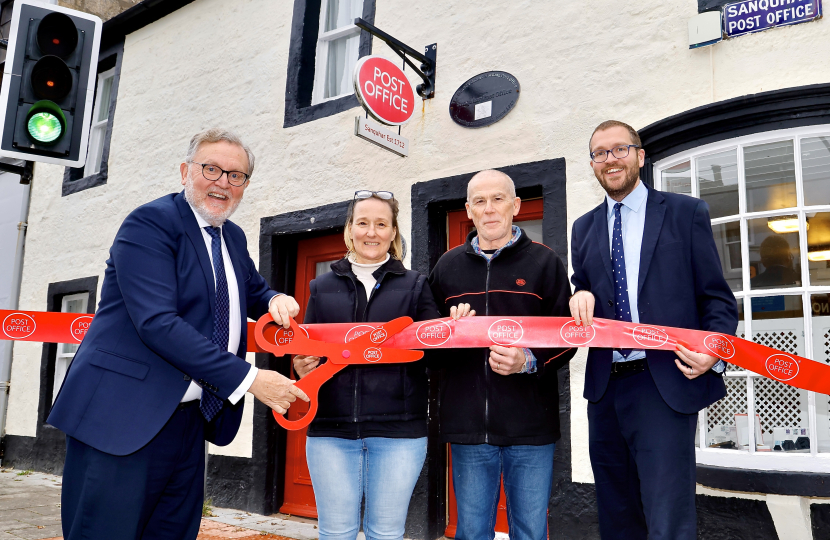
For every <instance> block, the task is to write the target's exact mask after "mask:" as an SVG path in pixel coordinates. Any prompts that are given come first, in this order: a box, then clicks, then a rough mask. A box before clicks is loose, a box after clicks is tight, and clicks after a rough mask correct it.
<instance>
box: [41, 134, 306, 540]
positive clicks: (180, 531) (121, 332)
mask: <svg viewBox="0 0 830 540" xmlns="http://www.w3.org/2000/svg"><path fill="white" fill-rule="evenodd" d="M253 169H254V156H253V154H252V153H251V151H250V150H249V149H248V147H247V146H245V145H244V144H243V143H242V141H241V140H240V139H239V138H238V137H237V136H236V135H234V134H233V133H230V132H227V131H222V130H218V129H211V130H207V131H204V132H202V133H199V134H197V135H196V136H194V137H193V139H192V140H191V142H190V147H189V149H188V152H187V157H186V159H185V162H184V163H182V165H181V175H182V185H184V186H185V189H184V191H183V192H182V193H179V194H171V195H166V196H164V197H162V198H160V199H156V200H155V201H152V202H150V203H147V204H145V205H143V206H140V207H139V208H137V209H135V210H134V211H133V212H132V213H130V215H129V216H127V218H126V219H125V220H124V222H123V224H122V225H121V228H120V229H119V231H118V234H117V235H116V237H115V241H114V242H113V245H112V248H111V249H110V258H109V260H108V261H107V269H106V273H105V275H104V283H103V287H102V290H101V302H100V304H99V305H98V311H97V313H96V315H95V318H94V319H93V322H92V325H91V326H90V328H89V332H88V333H87V335H86V337H85V339H84V341H83V343H82V344H81V346H80V348H79V349H78V352H77V354H76V355H75V358H74V360H73V361H72V365H71V366H70V369H69V371H68V373H67V375H66V379H65V380H64V383H63V386H62V388H61V390H60V393H59V394H58V396H57V399H56V400H55V404H54V406H53V408H52V412H51V414H50V415H49V420H48V422H49V423H50V424H51V425H53V426H55V427H57V428H59V429H61V430H62V431H64V432H65V433H66V435H67V437H66V463H65V465H64V476H63V495H62V504H61V519H62V522H63V533H64V538H65V539H66V540H76V539H80V538H95V539H101V540H103V539H106V540H122V539H123V540H128V539H129V540H133V539H139V538H146V539H170V540H181V539H195V538H196V536H197V534H198V532H199V522H200V516H201V509H202V499H203V494H204V480H203V478H204V476H203V475H204V467H205V450H204V448H205V441H206V440H207V441H210V442H212V443H214V444H217V445H226V444H228V443H230V442H231V441H232V440H233V438H234V437H235V436H236V432H237V430H238V429H239V423H240V420H241V418H242V407H243V403H244V400H243V399H242V398H243V397H244V395H245V392H250V393H251V394H253V395H254V396H255V397H256V398H257V399H259V400H260V401H262V402H263V403H265V404H266V405H268V406H269V407H271V408H272V409H274V410H275V411H277V412H279V413H281V414H282V413H284V412H285V411H286V409H288V407H289V406H290V404H291V402H293V401H294V400H295V399H296V398H297V397H299V398H301V399H304V400H306V401H307V400H308V398H307V396H306V395H305V394H304V393H303V392H302V391H301V390H299V389H297V388H296V387H295V386H294V385H293V384H292V382H291V381H290V380H289V379H287V378H286V377H283V376H282V375H280V374H278V373H276V372H273V371H267V370H258V369H257V368H255V367H253V366H251V365H250V364H248V363H247V362H246V361H245V351H246V348H247V347H246V345H247V339H248V336H247V324H246V320H247V318H248V317H250V318H253V319H256V318H259V317H260V316H262V315H263V314H265V313H268V312H270V313H271V315H272V316H273V317H274V320H275V321H276V322H277V323H278V324H283V325H284V326H286V327H287V326H288V324H289V316H291V317H293V316H295V315H296V314H297V313H298V311H299V306H298V305H297V302H296V301H294V299H293V298H292V297H290V296H286V295H281V294H279V293H277V292H275V291H273V290H271V289H270V288H269V287H268V285H267V283H266V282H265V280H264V279H263V278H262V276H260V275H259V273H258V272H257V269H256V267H255V266H254V262H253V261H252V260H251V258H250V256H249V255H248V249H247V244H246V241H245V235H244V233H243V232H242V229H240V228H239V227H238V226H237V225H235V224H233V223H231V222H230V221H227V219H228V218H229V217H230V215H231V214H232V213H233V212H234V210H236V207H237V206H238V205H239V202H240V201H241V200H242V194H243V192H244V190H245V187H246V186H247V184H248V179H249V177H250V175H251V173H252V172H253Z"/></svg>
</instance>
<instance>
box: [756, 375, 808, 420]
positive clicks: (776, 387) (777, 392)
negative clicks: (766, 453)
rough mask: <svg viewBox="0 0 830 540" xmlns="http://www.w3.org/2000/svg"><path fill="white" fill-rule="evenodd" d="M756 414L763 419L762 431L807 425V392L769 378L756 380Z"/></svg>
mask: <svg viewBox="0 0 830 540" xmlns="http://www.w3.org/2000/svg"><path fill="white" fill-rule="evenodd" d="M755 414H757V415H758V416H760V417H761V431H763V432H764V434H772V428H773V427H776V426H777V427H782V426H806V425H807V392H806V391H805V390H800V389H798V388H793V387H792V386H787V385H786V384H783V383H780V382H778V381H774V380H772V379H767V378H761V377H759V378H756V379H755Z"/></svg>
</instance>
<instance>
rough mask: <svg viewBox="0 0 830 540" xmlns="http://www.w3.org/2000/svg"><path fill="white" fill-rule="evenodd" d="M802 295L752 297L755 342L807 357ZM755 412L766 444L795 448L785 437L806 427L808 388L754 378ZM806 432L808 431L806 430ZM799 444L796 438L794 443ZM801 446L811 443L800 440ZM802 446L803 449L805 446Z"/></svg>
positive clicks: (782, 448) (753, 339)
mask: <svg viewBox="0 0 830 540" xmlns="http://www.w3.org/2000/svg"><path fill="white" fill-rule="evenodd" d="M802 307H803V303H802V301H801V297H800V296H764V297H758V298H753V299H752V341H754V342H756V343H761V344H763V345H766V346H768V347H772V348H773V349H777V350H779V351H784V352H788V353H790V354H796V355H799V356H805V347H804V311H803V309H802ZM755 412H756V414H758V416H759V417H760V421H761V431H762V433H763V443H761V441H757V442H758V443H759V444H764V445H766V446H768V447H769V448H770V449H771V450H773V451H779V450H775V446H776V444H775V442H776V441H779V443H780V444H778V447H779V448H781V450H780V451H791V450H796V446H792V447H790V444H789V443H783V442H782V440H783V439H782V437H783V436H784V435H785V432H786V430H787V429H790V430H793V429H798V430H802V429H804V430H806V429H807V428H808V424H807V422H808V420H807V391H806V390H800V389H798V388H793V387H792V386H788V385H786V384H783V383H780V382H778V381H776V380H773V379H768V378H766V377H763V378H758V379H755ZM805 435H806V431H805ZM795 444H796V441H795V439H793V445H795ZM798 444H799V445H802V446H803V445H804V444H808V443H806V441H801V443H798ZM802 449H803V448H802Z"/></svg>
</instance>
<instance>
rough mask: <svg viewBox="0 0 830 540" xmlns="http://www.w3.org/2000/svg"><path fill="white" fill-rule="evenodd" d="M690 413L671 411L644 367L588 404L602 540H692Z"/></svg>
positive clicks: (615, 381)
mask: <svg viewBox="0 0 830 540" xmlns="http://www.w3.org/2000/svg"><path fill="white" fill-rule="evenodd" d="M696 426H697V415H696V414H681V413H678V412H676V411H674V410H673V409H671V408H670V407H669V406H668V405H666V402H665V401H663V398H662V397H661V396H660V392H659V391H658V389H657V387H656V386H655V384H654V380H653V379H652V377H651V373H649V371H648V370H646V371H642V372H640V373H636V374H633V375H628V376H623V377H621V378H617V379H612V380H611V381H610V382H609V383H608V390H607V391H606V392H605V395H604V396H603V397H602V399H600V400H599V401H598V402H596V403H590V402H589V403H588V429H589V444H590V455H591V466H592V467H593V470H594V479H595V481H596V490H597V504H598V507H599V508H598V509H599V528H600V535H601V536H602V538H603V540H646V539H648V540H696V539H697V521H696V513H695V449H694V441H695V428H696Z"/></svg>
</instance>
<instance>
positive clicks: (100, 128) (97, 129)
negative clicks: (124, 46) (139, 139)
mask: <svg viewBox="0 0 830 540" xmlns="http://www.w3.org/2000/svg"><path fill="white" fill-rule="evenodd" d="M111 77H115V68H114V67H113V68H110V69H108V70H106V71H104V72H101V73H99V74H98V82H97V83H96V87H95V107H94V108H93V109H92V125H91V126H90V128H89V148H88V149H87V154H86V164H85V165H84V176H91V175H93V174H97V173H99V172H100V171H101V162H102V160H103V159H104V143H105V142H106V141H105V139H106V136H107V123H108V122H109V119H110V111H109V106H110V103H112V91H111V90H110V95H109V96H108V98H109V102H108V103H101V97H102V95H101V88H102V85H103V83H104V81H106V80H107V79H109V78H111ZM102 106H103V107H106V108H107V117H106V118H104V119H103V120H100V121H97V120H96V118H98V113H99V112H100V110H101V107H102ZM93 151H94V152H93ZM94 154H98V155H99V156H100V157H99V158H98V159H97V160H93V159H90V157H91V156H92V155H94Z"/></svg>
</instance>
